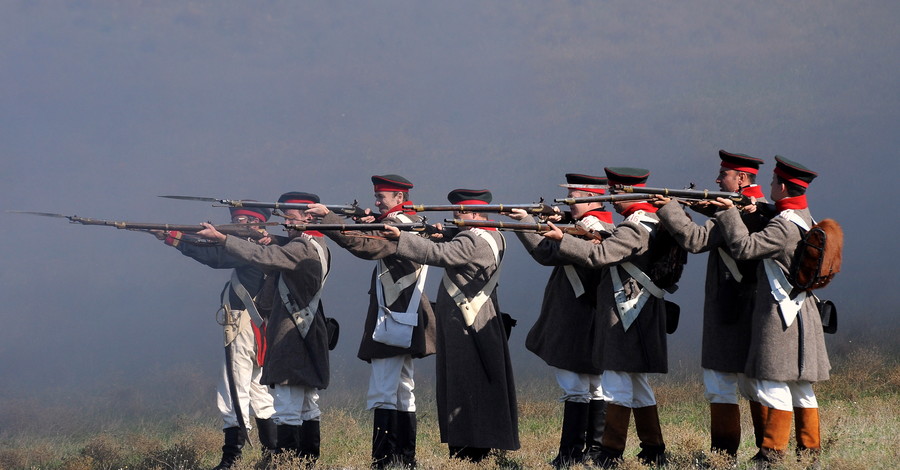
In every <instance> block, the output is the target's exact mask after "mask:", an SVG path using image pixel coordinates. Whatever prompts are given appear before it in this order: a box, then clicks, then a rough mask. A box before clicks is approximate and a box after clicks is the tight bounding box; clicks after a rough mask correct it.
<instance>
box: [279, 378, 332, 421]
mask: <svg viewBox="0 0 900 470" xmlns="http://www.w3.org/2000/svg"><path fill="white" fill-rule="evenodd" d="M274 395H275V414H273V415H272V421H274V422H275V424H276V425H285V424H286V425H290V426H300V425H301V424H303V422H304V421H318V420H319V416H320V415H321V414H322V412H321V411H319V391H318V390H316V389H315V388H312V387H304V386H302V385H276V386H275V392H274Z"/></svg>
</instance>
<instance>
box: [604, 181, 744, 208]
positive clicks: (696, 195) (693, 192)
mask: <svg viewBox="0 0 900 470" xmlns="http://www.w3.org/2000/svg"><path fill="white" fill-rule="evenodd" d="M610 188H611V189H612V190H614V191H622V192H626V193H638V194H661V195H663V196H669V197H677V198H684V199H716V198H720V197H721V198H725V199H731V200H732V201H734V203H735V204H736V205H738V206H748V205H750V204H751V201H750V198H749V197H747V196H744V195H743V194H740V193H729V192H726V191H710V190H708V189H669V188H649V187H646V186H626V185H622V184H616V185H612V186H610Z"/></svg>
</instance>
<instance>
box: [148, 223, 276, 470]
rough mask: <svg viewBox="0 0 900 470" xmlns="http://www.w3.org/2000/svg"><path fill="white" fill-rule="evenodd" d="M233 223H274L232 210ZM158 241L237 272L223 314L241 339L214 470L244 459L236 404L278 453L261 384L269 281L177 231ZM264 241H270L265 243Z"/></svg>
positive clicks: (224, 384) (223, 390) (221, 393)
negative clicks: (262, 302)
mask: <svg viewBox="0 0 900 470" xmlns="http://www.w3.org/2000/svg"><path fill="white" fill-rule="evenodd" d="M230 211H231V222H232V223H235V224H250V225H252V224H258V223H260V222H265V221H266V220H268V218H269V215H270V214H271V212H270V211H269V210H268V209H256V208H240V207H232V208H230ZM153 233H154V234H155V235H156V236H157V238H159V239H160V240H164V241H165V243H166V245H169V246H173V247H175V248H176V249H177V250H178V251H180V252H181V254H183V255H185V256H189V257H191V258H193V259H195V260H197V261H199V262H201V263H203V264H205V265H207V266H209V267H211V268H213V269H232V273H231V280H230V281H229V282H227V283H226V284H225V288H224V289H223V290H222V295H221V301H222V308H223V309H224V312H225V314H226V315H230V316H231V317H232V319H233V321H234V322H235V323H236V324H237V335H236V336H235V337H234V339H233V341H232V342H231V344H230V345H226V347H230V348H231V351H232V354H231V360H232V363H231V364H229V363H225V364H224V366H223V368H222V376H221V380H220V381H219V385H218V387H217V399H216V403H217V405H218V408H219V412H220V413H221V415H222V421H223V431H224V433H225V445H224V446H222V460H221V461H220V462H219V465H217V466H216V467H215V468H214V469H213V470H223V469H228V468H232V467H233V466H234V465H235V463H236V462H237V460H238V459H239V458H240V457H241V449H242V448H243V447H244V444H245V442H244V432H243V430H242V429H241V426H243V425H247V428H250V427H251V426H249V423H241V422H240V421H239V420H238V418H237V414H236V413H235V410H234V406H233V403H234V400H235V399H236V400H237V402H238V403H239V404H240V405H239V406H240V407H241V416H242V417H243V418H244V419H246V418H247V417H248V416H250V414H249V413H250V412H252V415H253V416H255V418H256V419H255V421H256V428H257V432H258V434H259V441H260V443H261V444H262V447H263V450H264V452H269V451H271V450H273V449H274V448H275V423H274V422H273V421H272V420H271V419H270V418H271V416H272V413H274V411H275V410H274V408H273V407H272V395H271V394H270V393H269V388H268V387H266V386H265V385H261V384H260V383H259V379H260V377H261V375H262V367H261V366H262V363H263V359H264V355H265V349H266V348H265V345H266V343H265V323H264V320H263V319H262V317H260V315H259V311H258V309H257V307H256V302H255V300H254V299H255V298H256V295H257V294H258V293H259V290H260V287H261V286H262V284H263V279H265V274H264V273H263V272H262V270H260V269H259V268H257V267H256V266H253V265H251V264H248V263H245V262H243V261H241V260H238V259H236V258H234V257H233V256H230V255H228V254H227V253H225V248H224V247H223V246H222V245H208V244H198V243H199V242H205V241H206V240H204V239H199V238H197V237H194V236H191V235H186V234H184V233H182V232H177V231H169V232H162V231H154V232H153ZM263 240H268V239H267V238H266V239H263ZM228 368H230V369H231V373H232V376H233V380H234V388H235V391H236V392H237V397H232V396H231V392H230V388H229V385H228V384H229V379H228Z"/></svg>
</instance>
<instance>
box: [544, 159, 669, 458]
mask: <svg viewBox="0 0 900 470" xmlns="http://www.w3.org/2000/svg"><path fill="white" fill-rule="evenodd" d="M604 170H605V172H606V177H607V178H608V180H609V184H610V185H613V184H624V185H631V186H643V185H645V184H646V181H647V178H648V177H649V176H650V172H649V171H648V170H645V169H641V168H605V169H604ZM613 206H614V207H615V209H616V211H617V212H618V213H619V214H621V215H623V216H624V217H625V221H624V222H622V223H621V224H619V225H617V226H616V228H615V230H613V232H612V234H611V235H610V236H609V237H607V238H606V239H604V240H603V242H602V243H593V242H591V241H588V240H583V239H580V238H576V237H573V236H571V235H566V236H564V235H563V232H562V231H561V230H559V229H558V228H554V230H551V231H549V232H546V233H545V234H544V236H545V237H547V238H550V239H552V240H556V241H558V242H559V243H558V247H557V248H556V249H557V250H558V253H559V255H560V256H561V257H563V258H564V259H568V260H569V262H572V263H574V264H578V265H580V266H584V267H588V268H593V269H603V270H606V271H608V275H604V276H602V277H601V280H600V283H599V286H598V289H597V313H598V315H600V316H601V317H602V322H603V323H602V325H601V332H600V340H599V344H600V348H601V352H600V360H601V362H600V368H601V369H602V370H603V373H602V375H601V385H602V390H603V399H604V400H606V402H607V410H606V424H605V428H604V430H603V436H602V437H601V439H600V452H599V455H598V457H597V460H596V462H597V464H598V465H600V466H603V467H613V466H616V465H617V464H618V461H619V460H620V459H621V458H622V454H623V453H624V451H625V444H626V438H627V435H628V423H629V421H630V420H631V414H632V412H633V413H634V425H635V428H636V430H637V434H638V438H639V439H640V441H641V452H640V453H639V454H638V458H639V459H640V460H641V461H642V462H644V463H645V464H651V465H664V464H665V462H666V455H665V449H666V446H665V442H664V441H663V436H662V429H661V428H660V425H659V413H658V410H657V407H656V396H655V395H654V394H653V389H652V388H651V387H650V383H649V380H648V378H649V374H651V373H666V372H668V356H667V350H666V307H665V303H664V301H663V295H664V294H665V292H664V291H663V290H662V289H661V288H659V287H658V286H657V285H656V284H654V282H653V280H651V279H650V278H649V276H647V275H646V274H645V273H646V272H647V271H648V266H649V262H650V256H649V254H650V253H649V250H650V245H651V241H652V240H653V239H654V237H655V236H656V233H657V231H658V227H657V225H658V223H659V219H658V218H657V217H656V214H655V212H656V208H655V207H653V206H652V205H650V204H648V203H646V202H638V201H625V202H616V203H613Z"/></svg>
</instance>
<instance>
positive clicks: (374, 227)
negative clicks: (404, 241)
mask: <svg viewBox="0 0 900 470" xmlns="http://www.w3.org/2000/svg"><path fill="white" fill-rule="evenodd" d="M240 225H245V224H226V225H217V226H216V228H219V227H225V228H229V227H236V226H240ZM253 225H255V226H259V227H274V226H282V227H284V228H286V229H290V230H296V231H298V232H305V231H307V230H315V231H319V232H328V231H337V232H353V231H359V232H367V231H376V232H380V231H382V230H384V226H385V225H390V226H392V227H397V228H398V229H399V230H402V231H408V232H424V233H439V230H438V229H437V227H435V226H434V225H429V224H427V223H425V222H424V221H423V222H411V223H407V224H392V223H370V224H293V223H290V222H259V223H254V224H253ZM220 232H221V230H220ZM222 233H225V232H222Z"/></svg>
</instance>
